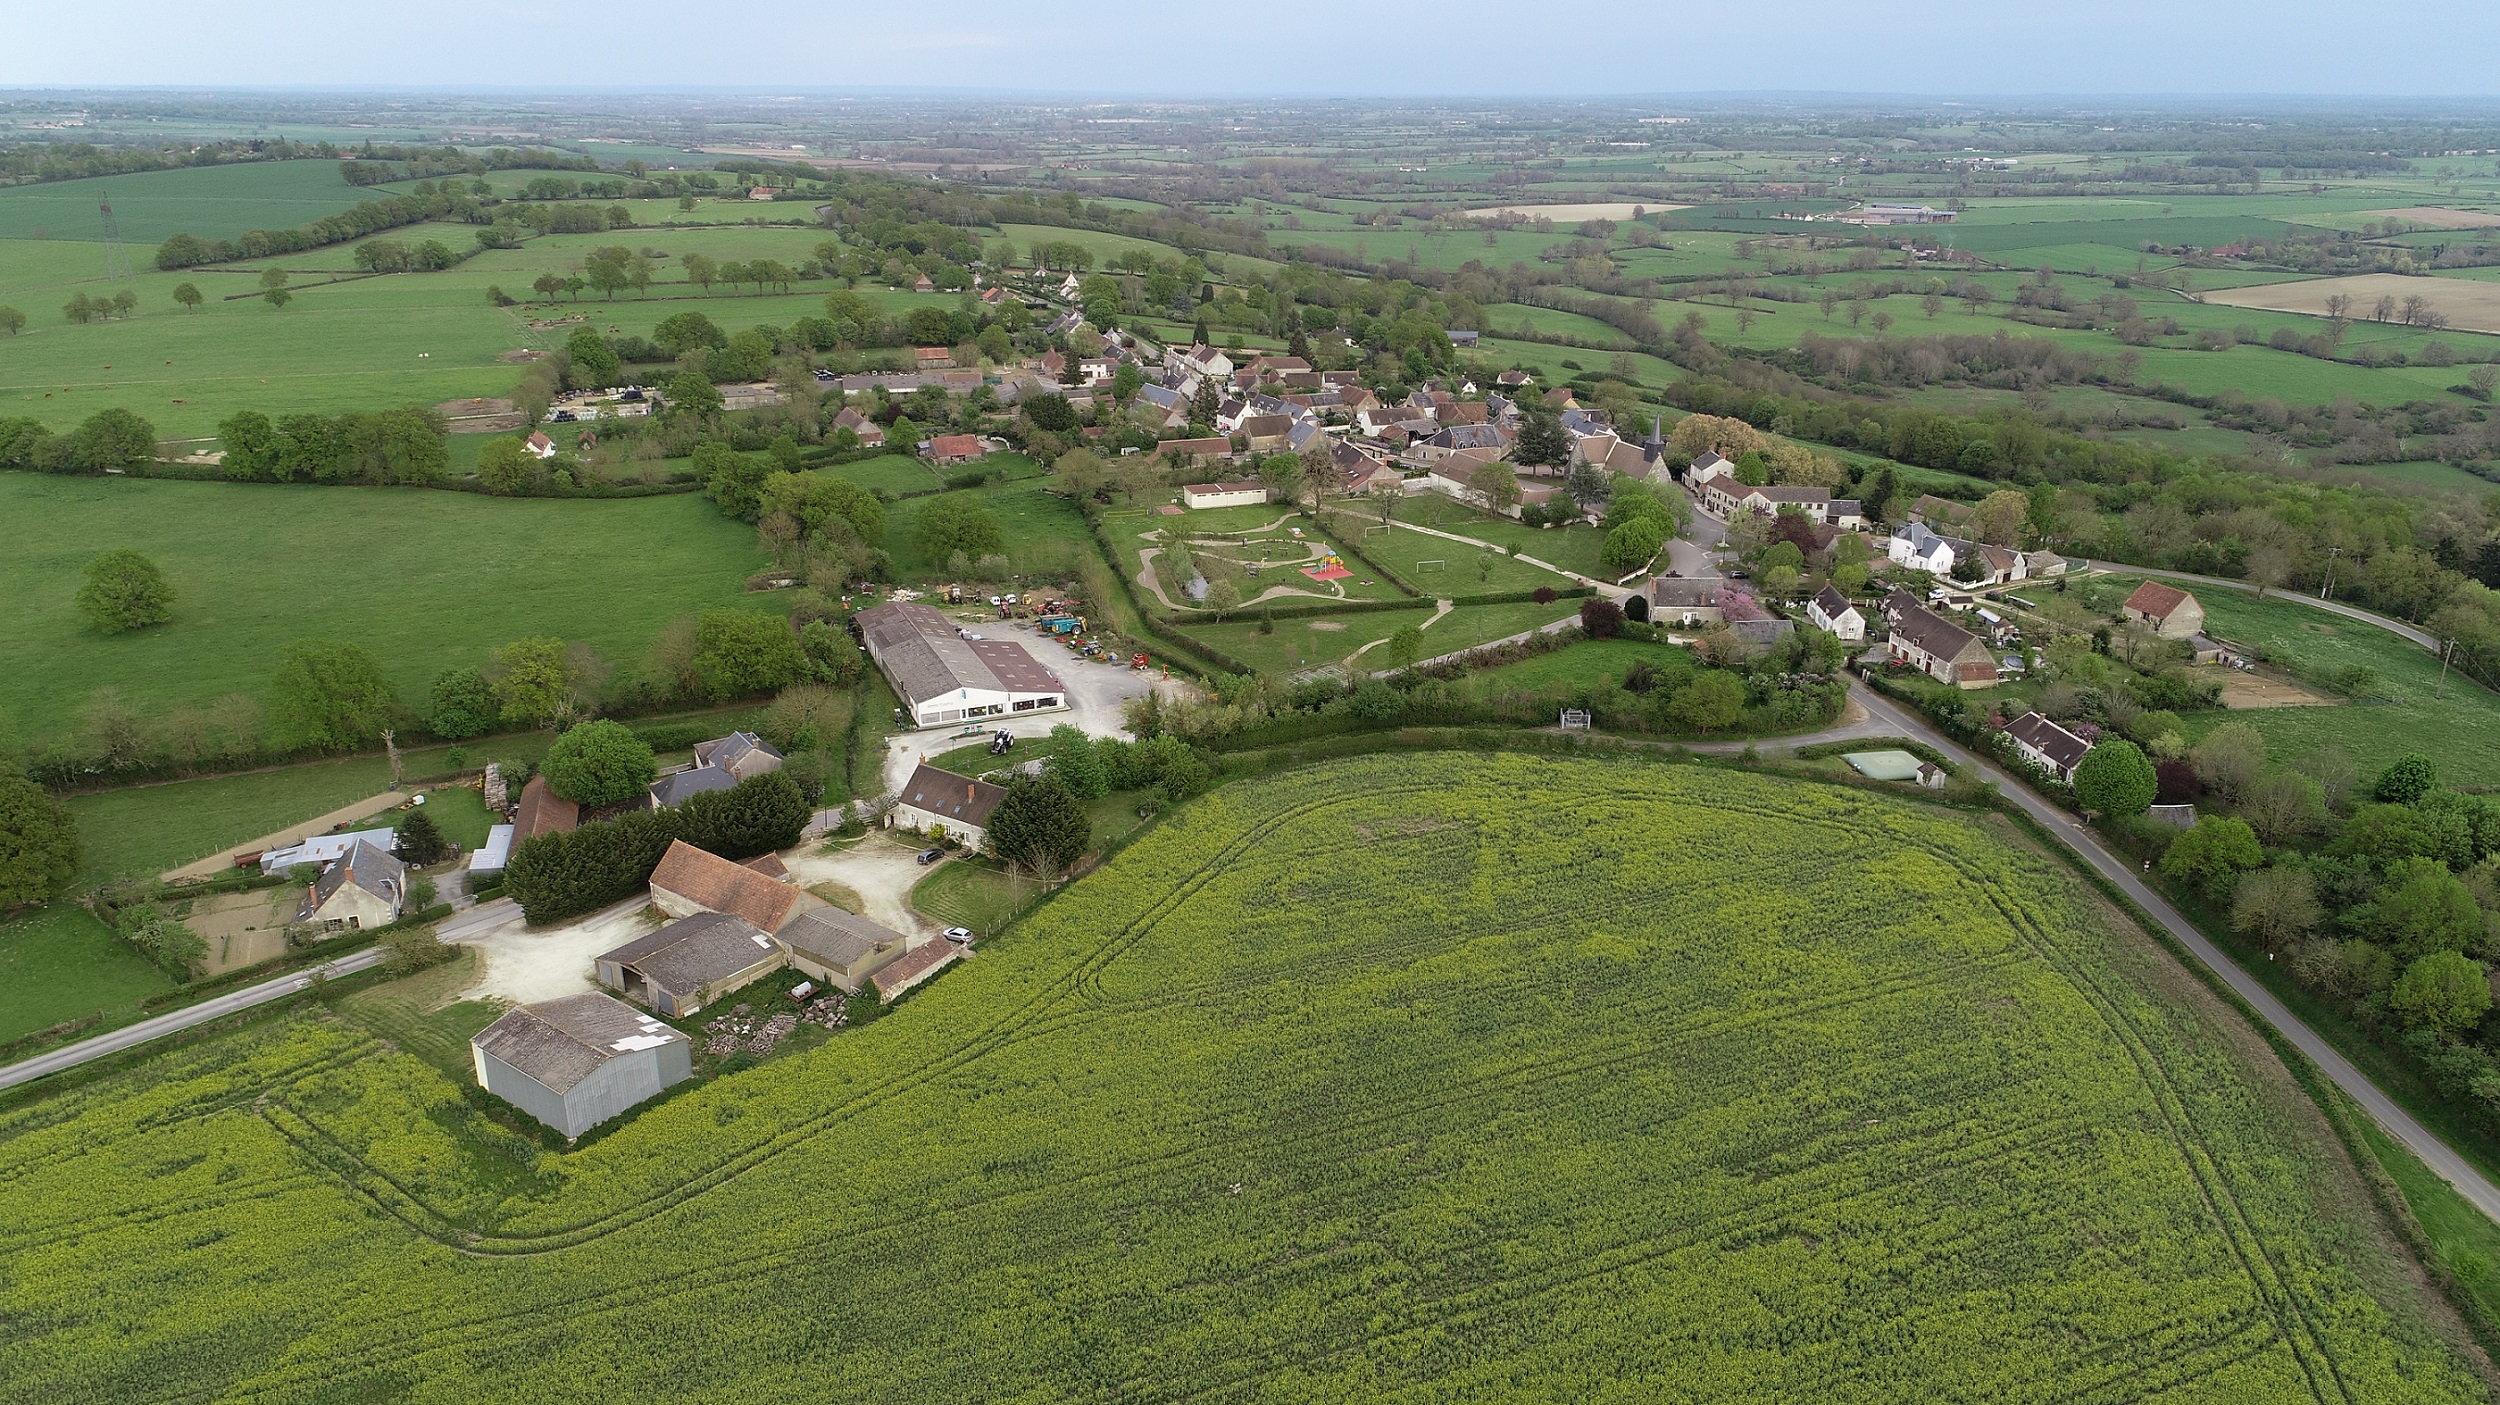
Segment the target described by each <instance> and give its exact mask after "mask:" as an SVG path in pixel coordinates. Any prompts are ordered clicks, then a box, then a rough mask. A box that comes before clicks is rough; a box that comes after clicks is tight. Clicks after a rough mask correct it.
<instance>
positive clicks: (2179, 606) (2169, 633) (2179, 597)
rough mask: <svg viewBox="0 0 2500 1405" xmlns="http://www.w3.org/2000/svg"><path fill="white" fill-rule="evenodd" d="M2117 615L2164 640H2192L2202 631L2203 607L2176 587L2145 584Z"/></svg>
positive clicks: (2193, 597)
mask: <svg viewBox="0 0 2500 1405" xmlns="http://www.w3.org/2000/svg"><path fill="white" fill-rule="evenodd" d="M2118 612H2119V613H2120V614H2122V615H2124V616H2126V617H2127V618H2128V619H2130V620H2133V621H2134V622H2136V623H2137V624H2140V625H2143V626H2144V627H2145V628H2147V629H2150V630H2151V631H2153V633H2155V634H2157V635H2160V636H2161V637H2162V638H2164V639H2187V638H2191V637H2193V636H2194V635H2196V634H2197V633H2199V632H2201V631H2202V630H2203V629H2204V628H2205V607H2204V606H2203V605H2200V604H2198V603H2197V601H2196V597H2195V596H2193V595H2190V594H2188V593H2187V592H2186V591H2184V590H2181V589H2179V588H2178V587H2177V586H2175V585H2164V584H2163V583H2161V582H2160V581H2146V582H2145V583H2144V584H2142V585H2139V586H2137V587H2136V588H2135V593H2134V594H2132V595H2129V596H2128V597H2127V602H2126V603H2125V604H2123V605H2121V606H2119V607H2118Z"/></svg>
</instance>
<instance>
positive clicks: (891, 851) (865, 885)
mask: <svg viewBox="0 0 2500 1405" xmlns="http://www.w3.org/2000/svg"><path fill="white" fill-rule="evenodd" d="M918 852H919V849H918V846H916V845H911V844H902V843H897V842H896V841H895V840H893V839H891V838H888V837H887V836H886V835H884V834H883V833H872V834H870V835H869V836H868V837H867V838H865V839H862V840H860V841H859V842H858V843H856V844H853V845H852V846H850V847H849V848H847V849H840V850H836V851H835V852H833V853H830V854H816V853H806V852H802V851H799V850H793V851H791V852H789V853H786V854H783V855H782V856H781V861H782V863H783V864H785V865H787V866H788V867H789V870H790V876H791V878H792V879H793V880H795V881H796V882H797V883H798V885H799V886H800V887H802V888H804V887H807V886H808V885H810V884H813V883H823V882H827V881H831V882H835V883H839V884H841V885H842V886H844V887H846V888H848V889H850V890H851V891H852V892H855V893H857V894H859V896H860V901H861V903H862V904H863V905H864V906H866V907H867V909H868V910H867V911H866V912H864V913H861V914H860V915H861V916H862V917H866V918H869V919H871V920H872V921H877V922H882V923H884V924H885V925H886V926H888V927H891V928H893V929H894V930H895V931H898V932H900V933H902V934H903V935H904V936H907V937H913V938H922V937H934V936H936V935H937V934H938V932H939V930H940V929H939V927H938V924H937V923H935V922H932V921H930V920H929V919H928V918H926V917H923V916H921V915H920V913H919V912H918V911H917V910H915V909H914V908H913V907H912V905H911V889H912V885H913V884H915V883H918V882H919V881H920V880H921V879H923V878H926V877H928V876H929V869H926V868H923V867H921V866H920V864H919V862H918V860H917V859H916V858H915V857H914V856H915V855H916V854H917V853H918ZM914 944H915V945H917V942H915V943H914Z"/></svg>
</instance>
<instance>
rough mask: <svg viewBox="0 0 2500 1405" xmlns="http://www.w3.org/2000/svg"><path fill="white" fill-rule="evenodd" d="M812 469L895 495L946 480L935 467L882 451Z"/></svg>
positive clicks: (941, 484)
mask: <svg viewBox="0 0 2500 1405" xmlns="http://www.w3.org/2000/svg"><path fill="white" fill-rule="evenodd" d="M816 471H817V472H819V473H823V474H825V475H827V476H828V477H833V478H847V479H849V480H850V481H852V482H854V483H857V484H858V485H859V486H861V487H863V488H867V489H869V490H871V491H872V492H879V493H889V494H892V495H894V496H897V497H899V496H901V495H902V494H905V493H925V492H928V491H930V490H931V489H933V488H943V487H945V486H946V479H945V478H944V477H942V476H940V474H939V473H938V471H937V470H936V469H935V468H932V467H930V466H929V465H928V464H925V463H923V462H921V461H920V460H919V459H916V458H913V457H911V456H910V455H908V454H886V455H883V456H881V457H878V458H873V459H861V460H859V461H858V462H856V463H837V464H828V465H826V466H825V467H823V468H821V469H818V470H816Z"/></svg>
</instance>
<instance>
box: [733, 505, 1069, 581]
mask: <svg viewBox="0 0 2500 1405" xmlns="http://www.w3.org/2000/svg"><path fill="white" fill-rule="evenodd" d="M968 491H972V492H975V493H976V494H977V496H978V497H979V499H980V502H981V505H982V506H984V507H986V508H988V509H989V510H990V511H991V512H992V513H993V514H995V515H996V517H997V518H998V523H999V527H1000V529H1001V531H1002V532H1003V533H1004V535H1005V537H1006V556H1007V560H1008V561H1009V563H1010V564H1011V565H1012V566H1013V568H1014V570H1015V573H1016V574H1017V575H1020V576H1033V575H1042V576H1049V577H1051V578H1053V579H1055V580H1067V579H1070V578H1073V577H1074V575H1075V574H1076V563H1077V562H1078V561H1079V560H1081V559H1083V558H1084V557H1085V556H1087V555H1090V554H1093V551H1094V544H1093V533H1092V531H1091V530H1090V529H1088V528H1087V527H1086V525H1085V518H1084V515H1083V514H1081V513H1079V512H1078V511H1077V510H1076V504H1074V503H1071V502H1069V501H1068V500H1067V499H1066V498H1063V497H1059V496H1057V495H1055V494H1053V493H1051V492H1050V491H1048V490H1047V489H1046V488H1044V487H1043V486H1042V485H1041V484H1039V483H1036V482H1031V481H1027V482H1023V483H1010V484H1009V485H1007V486H1005V487H994V488H984V489H974V490H968ZM942 496H944V494H932V495H930V496H928V497H920V498H908V499H905V500H904V501H902V502H899V503H895V504H893V505H891V506H890V507H888V508H887V509H886V514H885V522H886V529H885V547H886V550H887V551H888V552H890V553H892V555H893V557H894V567H895V571H896V573H897V574H899V575H903V576H906V577H924V576H932V575H936V574H938V573H940V572H941V571H942V570H943V569H944V568H945V564H946V563H945V562H943V561H931V560H929V559H928V558H927V557H926V556H924V555H922V553H921V551H920V548H919V546H918V545H917V544H915V543H914V542H913V541H912V523H913V522H915V521H917V520H918V519H919V516H920V514H921V513H922V512H924V511H926V510H927V509H928V505H929V504H930V503H932V502H935V501H937V500H938V498H939V497H942ZM707 506H708V504H707ZM714 516H715V517H716V518H717V517H718V514H717V513H715V514H714ZM732 525H735V524H732ZM741 530H744V529H741Z"/></svg>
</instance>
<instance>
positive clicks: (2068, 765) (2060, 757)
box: [2005, 712, 2092, 785]
mask: <svg viewBox="0 0 2500 1405" xmlns="http://www.w3.org/2000/svg"><path fill="white" fill-rule="evenodd" d="M2005 735H2006V737H2007V738H2008V739H2009V740H2011V741H2012V742H2013V743H2014V749H2015V750H2016V751H2018V752H2020V753H2022V758H2023V759H2024V760H2026V761H2028V762H2030V763H2031V764H2033V765H2034V766H2037V767H2039V768H2040V769H2042V770H2044V771H2047V772H2048V773H2049V774H2050V775H2053V776H2055V777H2057V778H2058V779H2059V780H2061V781H2064V782H2065V783H2066V784H2068V785H2073V784H2074V783H2075V767H2077V766H2080V765H2082V764H2083V754H2084V753H2085V752H2087V751H2090V750H2091V749H2092V743H2090V742H2088V741H2085V740H2084V739H2083V738H2081V737H2078V736H2076V735H2075V734H2074V733H2072V732H2069V731H2067V730H2066V729H2065V728H2063V727H2060V726H2058V725H2057V724H2056V723H2054V722H2051V721H2050V720H2049V719H2047V718H2046V717H2043V716H2041V715H2040V714H2039V713H2036V712H2026V713H2024V714H2023V715H2022V716H2020V717H2018V718H2015V719H2014V721H2013V723H2012V724H2011V725H2009V726H2008V727H2006V729H2005Z"/></svg>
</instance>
